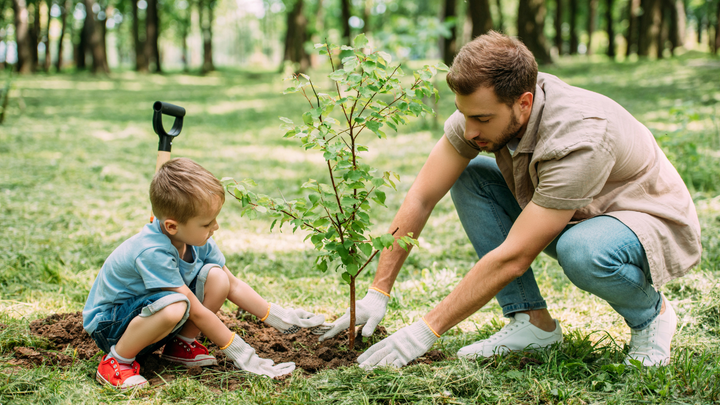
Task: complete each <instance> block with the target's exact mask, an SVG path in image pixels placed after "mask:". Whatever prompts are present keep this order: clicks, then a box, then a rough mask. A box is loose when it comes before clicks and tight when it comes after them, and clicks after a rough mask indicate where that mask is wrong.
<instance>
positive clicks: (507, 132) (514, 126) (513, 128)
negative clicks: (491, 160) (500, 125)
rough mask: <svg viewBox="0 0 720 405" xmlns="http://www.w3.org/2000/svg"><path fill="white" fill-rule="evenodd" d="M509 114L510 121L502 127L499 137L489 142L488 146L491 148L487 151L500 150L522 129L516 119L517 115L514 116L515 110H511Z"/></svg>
mask: <svg viewBox="0 0 720 405" xmlns="http://www.w3.org/2000/svg"><path fill="white" fill-rule="evenodd" d="M511 114H512V115H511V116H510V123H508V125H507V126H506V127H505V129H503V131H502V134H500V139H499V140H498V141H497V143H494V142H493V143H490V144H488V146H490V147H491V148H490V149H488V150H487V151H488V152H493V153H494V152H498V151H500V150H502V148H504V147H505V146H507V144H508V143H510V141H512V140H513V139H515V138H517V137H518V135H520V132H521V131H522V125H521V124H520V122H519V121H518V119H517V117H516V116H515V112H514V111H513V112H512V113H511Z"/></svg>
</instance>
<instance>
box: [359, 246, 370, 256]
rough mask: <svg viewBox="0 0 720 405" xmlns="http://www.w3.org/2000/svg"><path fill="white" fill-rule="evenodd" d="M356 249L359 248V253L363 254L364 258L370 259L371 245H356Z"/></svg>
mask: <svg viewBox="0 0 720 405" xmlns="http://www.w3.org/2000/svg"><path fill="white" fill-rule="evenodd" d="M358 247H359V248H360V251H361V252H363V253H364V254H365V256H368V257H370V255H371V254H372V251H373V248H372V245H370V244H369V243H360V244H358Z"/></svg>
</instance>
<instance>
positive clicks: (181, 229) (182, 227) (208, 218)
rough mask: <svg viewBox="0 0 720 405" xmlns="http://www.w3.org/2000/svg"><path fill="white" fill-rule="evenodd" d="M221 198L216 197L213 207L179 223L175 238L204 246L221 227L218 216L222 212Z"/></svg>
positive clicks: (189, 243)
mask: <svg viewBox="0 0 720 405" xmlns="http://www.w3.org/2000/svg"><path fill="white" fill-rule="evenodd" d="M221 208H222V205H221V204H220V199H219V198H218V199H216V201H215V202H214V204H212V206H211V207H207V209H204V210H203V211H202V213H201V214H200V215H198V216H195V217H192V218H190V219H189V220H188V221H187V222H186V223H184V224H178V225H177V233H176V234H175V237H174V239H176V240H178V241H181V242H183V243H185V244H188V245H191V246H203V245H205V243H206V242H207V240H208V239H210V237H211V236H212V235H213V233H215V231H217V230H218V229H219V228H220V225H218V222H217V216H218V214H220V209H221Z"/></svg>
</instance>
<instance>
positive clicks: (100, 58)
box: [84, 0, 110, 73]
mask: <svg viewBox="0 0 720 405" xmlns="http://www.w3.org/2000/svg"><path fill="white" fill-rule="evenodd" d="M84 1H85V10H86V12H87V15H86V16H85V22H86V25H87V26H88V27H89V28H88V30H87V32H86V34H87V43H88V45H89V46H90V53H91V54H92V60H93V64H92V72H93V73H110V69H109V68H108V65H107V57H106V53H105V44H104V37H103V29H104V23H105V21H104V20H103V21H99V20H97V19H96V16H95V13H94V12H93V6H94V5H95V0H84Z"/></svg>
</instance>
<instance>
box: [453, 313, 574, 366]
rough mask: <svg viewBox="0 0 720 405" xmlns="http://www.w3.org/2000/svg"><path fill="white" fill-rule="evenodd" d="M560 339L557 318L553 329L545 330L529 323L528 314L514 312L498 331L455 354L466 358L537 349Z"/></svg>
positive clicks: (560, 329)
mask: <svg viewBox="0 0 720 405" xmlns="http://www.w3.org/2000/svg"><path fill="white" fill-rule="evenodd" d="M562 341H563V335H562V328H561V327H560V323H559V322H558V321H557V319H555V330H554V331H552V332H545V331H544V330H542V329H540V328H538V327H537V326H535V325H533V324H531V323H530V315H528V314H524V313H516V314H515V317H514V318H511V319H510V323H508V324H507V325H505V327H504V328H502V329H500V331H499V332H497V333H496V334H494V335H492V336H490V337H489V338H487V339H485V340H479V341H477V342H475V343H473V344H471V345H469V346H465V347H463V348H462V349H460V350H459V351H458V353H457V355H458V357H464V358H468V359H474V358H477V357H490V356H492V355H494V354H502V353H507V352H509V351H511V350H523V349H538V348H542V347H547V346H550V345H551V344H553V343H556V342H562Z"/></svg>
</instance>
